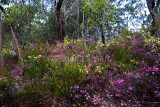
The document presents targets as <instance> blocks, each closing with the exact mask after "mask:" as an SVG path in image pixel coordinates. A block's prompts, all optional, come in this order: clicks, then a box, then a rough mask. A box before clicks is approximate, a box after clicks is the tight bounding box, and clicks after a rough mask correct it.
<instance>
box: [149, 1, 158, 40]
mask: <svg viewBox="0 0 160 107" xmlns="http://www.w3.org/2000/svg"><path fill="white" fill-rule="evenodd" d="M146 2H147V6H148V10H149V12H150V14H151V16H152V19H153V21H152V27H153V30H152V36H153V35H156V37H158V36H160V35H159V34H160V31H159V29H160V28H159V20H158V16H157V13H156V11H155V10H154V8H158V6H159V0H158V1H157V5H155V0H146Z"/></svg>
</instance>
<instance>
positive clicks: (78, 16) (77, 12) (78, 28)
mask: <svg viewBox="0 0 160 107" xmlns="http://www.w3.org/2000/svg"><path fill="white" fill-rule="evenodd" d="M77 23H78V29H77V37H78V39H79V29H80V26H79V2H78V3H77Z"/></svg>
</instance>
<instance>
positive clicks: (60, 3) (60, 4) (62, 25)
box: [55, 0, 66, 42]
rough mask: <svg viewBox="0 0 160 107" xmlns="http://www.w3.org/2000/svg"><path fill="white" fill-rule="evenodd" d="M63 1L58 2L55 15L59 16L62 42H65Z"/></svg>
mask: <svg viewBox="0 0 160 107" xmlns="http://www.w3.org/2000/svg"><path fill="white" fill-rule="evenodd" d="M62 3H63V0H59V1H57V0H56V9H55V13H56V15H57V20H58V23H59V27H60V41H61V42H63V41H64V37H65V36H66V33H65V29H64V20H63V19H62V17H61V11H60V9H61V6H62Z"/></svg>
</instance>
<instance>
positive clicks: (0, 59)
mask: <svg viewBox="0 0 160 107" xmlns="http://www.w3.org/2000/svg"><path fill="white" fill-rule="evenodd" d="M1 51H2V19H1V13H0V71H2V69H3V65H4V63H3V57H2V54H1Z"/></svg>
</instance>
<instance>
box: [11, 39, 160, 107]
mask: <svg viewBox="0 0 160 107" xmlns="http://www.w3.org/2000/svg"><path fill="white" fill-rule="evenodd" d="M24 59H25V64H26V66H25V68H23V69H21V68H20V67H19V66H18V65H16V66H15V67H14V69H12V70H11V74H12V76H17V75H19V73H21V72H22V71H23V70H24V71H25V74H24V77H23V78H21V79H22V80H23V82H24V81H27V83H26V82H24V84H25V86H24V89H23V90H21V92H24V93H25V94H24V95H25V96H27V95H29V94H30V95H31V94H33V95H34V96H36V97H38V96H45V97H46V96H47V97H48V96H49V99H50V97H52V98H53V97H54V98H55V99H58V100H59V101H62V102H63V101H64V100H65V101H67V103H68V105H69V106H112V107H117V106H146V105H152V104H153V103H154V104H155V106H156V104H157V105H158V103H159V102H160V99H159V98H160V64H159V63H160V39H159V38H153V37H149V38H146V37H136V38H132V37H124V38H117V39H113V40H110V41H107V42H106V44H102V43H101V42H99V41H98V42H96V41H94V40H93V39H88V40H84V41H82V40H77V41H69V40H65V42H64V43H60V42H59V43H57V45H53V46H49V45H47V44H42V45H37V44H30V45H29V46H28V47H25V53H24ZM20 76H21V75H20ZM20 81H21V80H20ZM21 82H22V81H21ZM34 96H28V97H27V98H31V97H32V99H36V97H34ZM37 100H40V99H37ZM156 102H158V103H156Z"/></svg>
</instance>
